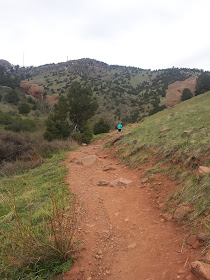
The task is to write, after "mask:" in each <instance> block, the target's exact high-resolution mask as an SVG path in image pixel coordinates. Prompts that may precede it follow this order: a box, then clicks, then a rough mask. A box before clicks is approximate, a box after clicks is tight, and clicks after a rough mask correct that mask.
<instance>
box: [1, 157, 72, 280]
mask: <svg viewBox="0 0 210 280" xmlns="http://www.w3.org/2000/svg"><path fill="white" fill-rule="evenodd" d="M63 159H64V154H62V153H61V154H57V155H55V156H53V157H52V158H51V159H49V160H48V161H47V162H46V163H44V164H43V165H42V166H40V167H37V168H35V169H32V170H30V171H27V172H25V173H23V174H21V175H17V176H14V177H13V178H11V177H9V178H7V177H4V178H1V179H0V228H1V231H0V279H14V280H15V279H51V278H50V277H51V276H52V275H54V274H57V273H61V272H62V271H65V269H66V270H69V269H70V266H71V260H70V262H68V263H65V264H63V262H64V261H62V260H60V259H59V258H58V257H57V256H56V250H54V251H55V253H54V254H55V257H53V255H52V256H50V254H49V252H50V248H51V247H52V245H53V235H52V232H51V231H50V232H49V228H48V226H47V224H48V223H49V221H50V218H51V217H52V216H53V208H52V200H51V191H52V193H53V194H54V197H55V199H56V201H57V207H58V208H59V209H60V208H62V209H63V208H64V207H65V206H66V205H67V204H68V208H70V205H71V204H70V203H71V199H70V197H69V190H68V188H67V186H66V185H65V182H64V178H65V175H66V172H67V169H66V167H65V166H64V165H61V164H60V163H61V161H63ZM12 186H14V195H15V201H16V209H17V212H18V215H19V218H20V220H21V223H22V224H23V226H20V225H19V226H18V224H19V222H18V219H17V217H16V214H15V212H16V211H15V208H14V196H13V188H12ZM19 229H20V230H22V232H23V233H22V234H20V232H19ZM57 234H59V233H57ZM34 236H36V238H37V239H38V240H41V241H42V242H44V243H46V244H48V243H49V244H50V242H51V244H50V245H49V248H48V247H47V246H46V248H45V250H46V252H44V253H43V254H41V253H40V252H39V250H38V249H37V252H34V255H32V256H31V258H30V259H27V250H29V251H33V246H32V245H31V243H33V242H32V241H34V239H35V238H34ZM27 238H28V241H27V242H26V244H24V240H27ZM50 238H51V240H50ZM34 242H35V244H34V245H36V240H35V241H34ZM27 244H28V245H27ZM27 246H29V247H27ZM30 246H31V247H30ZM50 246H51V247H50ZM53 246H54V245H53ZM21 247H23V249H22V248H21ZM47 248H48V249H47ZM24 251H25V252H24ZM29 253H30V252H29ZM29 253H28V254H29ZM39 254H40V258H39ZM37 257H38V259H37ZM13 258H14V260H13ZM33 258H34V259H33ZM37 277H38V278H37Z"/></svg>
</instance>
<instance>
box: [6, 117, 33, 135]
mask: <svg viewBox="0 0 210 280" xmlns="http://www.w3.org/2000/svg"><path fill="white" fill-rule="evenodd" d="M5 129H6V130H12V131H15V132H21V131H28V132H33V131H35V130H36V126H35V123H34V121H32V120H30V119H21V118H15V119H13V121H12V123H11V124H9V125H7V126H5Z"/></svg>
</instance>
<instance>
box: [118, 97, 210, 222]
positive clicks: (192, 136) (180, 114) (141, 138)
mask: <svg viewBox="0 0 210 280" xmlns="http://www.w3.org/2000/svg"><path fill="white" fill-rule="evenodd" d="M209 108H210V92H207V93H205V94H203V95H199V96H197V97H195V98H193V99H190V100H187V101H184V102H183V103H181V104H179V105H176V106H174V107H173V108H172V109H167V110H164V111H162V112H159V113H157V114H155V115H153V116H150V117H147V118H146V119H145V120H144V121H143V122H141V123H139V124H137V125H136V126H135V127H134V128H131V129H130V130H131V131H132V135H129V136H127V137H125V138H122V139H121V140H120V141H118V142H116V144H115V145H116V146H118V145H119V148H118V152H119V154H120V156H121V157H122V160H124V161H125V162H127V163H128V164H129V165H131V166H133V167H136V166H138V165H140V164H144V163H145V162H147V160H149V158H150V156H151V153H152V155H153V157H154V158H156V160H157V162H156V165H155V166H154V168H153V170H151V171H150V172H154V173H155V172H168V171H170V174H172V176H173V178H174V179H176V180H177V181H178V182H183V188H182V189H181V190H179V191H178V192H177V193H175V194H174V196H172V197H170V200H171V202H173V203H175V204H176V205H178V204H186V203H188V204H190V205H192V206H193V207H194V211H193V213H192V214H191V216H190V217H189V218H190V219H192V220H196V219H197V218H198V217H200V216H206V217H208V215H209V212H208V211H209V197H210V188H209V183H210V180H209V179H210V176H209V174H206V175H204V176H201V177H200V176H198V172H197V169H198V166H199V165H205V166H208V167H210V160H209V155H210V150H209V147H210V140H209V139H210V138H209V135H210V127H209Z"/></svg>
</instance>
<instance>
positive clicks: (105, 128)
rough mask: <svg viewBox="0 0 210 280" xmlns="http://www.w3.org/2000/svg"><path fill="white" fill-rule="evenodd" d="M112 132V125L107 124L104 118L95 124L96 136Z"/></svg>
mask: <svg viewBox="0 0 210 280" xmlns="http://www.w3.org/2000/svg"><path fill="white" fill-rule="evenodd" d="M109 131H110V125H109V124H108V123H107V122H105V121H104V120H103V119H102V118H101V119H100V120H99V121H98V122H96V123H95V124H94V128H93V132H94V134H95V135H96V134H100V133H107V132H109Z"/></svg>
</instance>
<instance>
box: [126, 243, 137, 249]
mask: <svg viewBox="0 0 210 280" xmlns="http://www.w3.org/2000/svg"><path fill="white" fill-rule="evenodd" d="M135 247H136V243H131V244H129V245H128V249H130V248H135Z"/></svg>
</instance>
